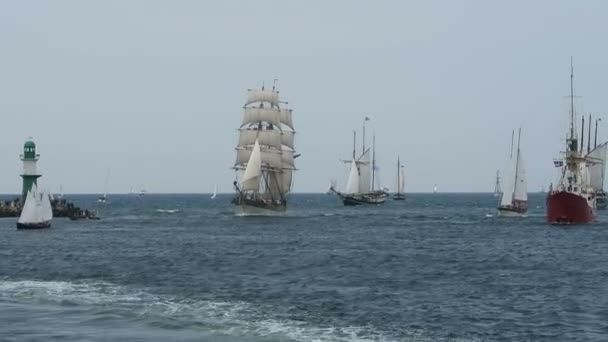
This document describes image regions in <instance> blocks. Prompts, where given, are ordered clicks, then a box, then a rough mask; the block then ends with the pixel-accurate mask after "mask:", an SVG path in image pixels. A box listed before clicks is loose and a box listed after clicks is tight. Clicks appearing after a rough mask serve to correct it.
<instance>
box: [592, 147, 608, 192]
mask: <svg viewBox="0 0 608 342" xmlns="http://www.w3.org/2000/svg"><path fill="white" fill-rule="evenodd" d="M607 147H608V143H603V144H600V145H599V146H597V147H596V148H594V149H593V150H591V152H589V153H588V154H587V165H588V167H587V170H588V172H589V185H591V187H592V188H593V189H594V190H595V191H596V192H598V191H603V188H604V175H605V174H606V153H607V152H608V149H607Z"/></svg>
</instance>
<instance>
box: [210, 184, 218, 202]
mask: <svg viewBox="0 0 608 342" xmlns="http://www.w3.org/2000/svg"><path fill="white" fill-rule="evenodd" d="M216 196H217V184H216V185H215V187H214V188H213V195H211V199H214V198H215V197H216Z"/></svg>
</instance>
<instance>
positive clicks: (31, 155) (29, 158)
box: [21, 138, 42, 201]
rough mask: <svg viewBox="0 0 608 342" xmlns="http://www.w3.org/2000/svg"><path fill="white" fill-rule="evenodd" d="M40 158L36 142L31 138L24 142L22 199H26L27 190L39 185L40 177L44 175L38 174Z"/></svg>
mask: <svg viewBox="0 0 608 342" xmlns="http://www.w3.org/2000/svg"><path fill="white" fill-rule="evenodd" d="M38 158H40V155H39V154H36V144H35V143H34V142H33V141H32V139H31V138H30V139H29V140H28V141H26V142H25V144H23V154H22V155H21V161H22V162H23V173H22V174H21V178H23V189H22V190H21V200H22V201H25V197H26V196H27V192H28V191H30V189H31V188H32V185H34V184H36V185H37V179H38V177H40V176H42V175H41V174H38V170H37V169H36V163H37V162H38Z"/></svg>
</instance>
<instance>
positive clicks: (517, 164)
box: [498, 129, 528, 216]
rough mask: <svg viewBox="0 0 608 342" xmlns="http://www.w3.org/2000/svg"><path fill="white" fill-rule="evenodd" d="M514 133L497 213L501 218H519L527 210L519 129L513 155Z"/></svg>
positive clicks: (526, 191)
mask: <svg viewBox="0 0 608 342" xmlns="http://www.w3.org/2000/svg"><path fill="white" fill-rule="evenodd" d="M514 136H515V132H513V133H512V135H511V155H510V157H509V161H508V164H507V169H506V170H505V173H504V174H505V177H504V180H505V182H504V187H503V192H502V196H501V198H500V204H499V206H498V212H499V214H500V215H503V216H519V215H523V214H525V213H526V212H527V210H528V179H527V175H526V169H525V166H524V161H523V154H522V151H521V146H520V141H521V129H520V130H519V136H518V140H517V150H516V151H515V155H513V142H514V140H513V139H514Z"/></svg>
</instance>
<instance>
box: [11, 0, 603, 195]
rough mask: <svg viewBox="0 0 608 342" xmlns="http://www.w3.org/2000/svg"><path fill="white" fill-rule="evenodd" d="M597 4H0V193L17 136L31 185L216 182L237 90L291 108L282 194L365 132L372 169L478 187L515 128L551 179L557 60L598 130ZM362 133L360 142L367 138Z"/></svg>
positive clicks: (228, 161) (561, 126)
mask: <svg viewBox="0 0 608 342" xmlns="http://www.w3.org/2000/svg"><path fill="white" fill-rule="evenodd" d="M606 13H608V4H607V3H606V2H605V1H599V0H598V1H556V0H544V1H540V0H539V1H523V0H522V1H482V0H479V1H454V0H445V1H428V0H425V1H416V2H413V1H371V0H368V1H353V0H344V1H337V0H336V1H312V0H307V1H284V0H283V1H280V0H277V1H264V0H256V1H249V0H243V1H229V0H222V1H194V0H193V1H124V0H119V1H107V0H105V1H80V0H74V1H37V0H36V1H28V0H19V1H1V2H0V119H1V120H0V193H17V192H19V191H20V187H21V180H20V178H19V176H18V175H19V173H20V170H21V162H20V160H19V154H20V153H21V152H22V145H23V142H24V141H25V140H26V139H27V138H28V137H30V136H31V137H33V138H34V140H35V142H36V143H37V145H38V152H39V153H40V155H41V158H40V161H39V163H38V166H39V169H40V170H41V171H42V173H43V174H44V176H43V178H42V179H41V180H40V183H41V184H44V185H43V186H44V187H46V188H49V189H51V190H53V191H58V189H59V185H60V184H62V185H63V189H64V191H65V192H68V193H76V192H78V193H80V192H84V193H100V192H102V191H103V187H104V180H105V175H106V170H107V169H110V170H111V177H110V181H109V189H108V191H109V192H115V193H124V192H127V191H129V188H130V187H131V186H132V187H134V188H136V189H140V188H146V189H147V190H148V191H150V192H211V191H212V190H213V186H214V184H218V186H219V189H220V191H224V192H226V191H230V190H231V183H232V180H233V179H234V172H233V171H232V170H231V169H230V167H231V166H232V165H233V163H234V159H235V151H234V145H235V144H236V140H237V131H236V129H237V127H238V125H239V124H240V121H241V117H242V109H241V108H242V105H243V102H244V100H245V96H246V90H247V89H248V88H252V87H256V86H258V85H260V84H261V83H262V82H263V81H265V82H266V84H270V83H271V82H272V80H273V79H275V78H277V79H278V80H279V81H278V86H279V89H280V91H281V94H282V96H283V97H284V98H285V99H286V100H287V101H289V104H290V107H291V108H293V109H294V123H295V125H296V130H297V132H298V135H297V140H296V144H297V150H298V152H300V153H302V157H301V158H299V159H298V160H297V167H298V168H299V171H298V173H297V174H296V177H295V191H296V192H319V191H325V190H326V188H327V184H328V182H329V180H330V178H336V177H337V178H339V181H341V182H343V181H344V179H345V178H346V176H347V172H346V169H345V167H344V166H343V165H342V164H340V163H339V162H338V158H340V157H343V158H347V157H348V156H349V155H350V153H351V142H352V133H351V132H352V130H353V129H358V130H360V129H361V124H362V121H363V118H364V117H365V116H369V117H370V118H371V119H372V120H371V121H370V122H369V123H368V127H369V129H368V132H372V131H375V133H376V141H377V146H376V150H377V155H378V156H377V160H378V164H379V166H380V168H381V177H382V181H383V182H384V183H385V185H386V186H389V187H391V188H394V182H395V181H394V178H395V168H396V158H397V155H400V156H401V160H402V161H403V163H404V164H405V166H406V172H407V175H406V177H407V179H406V190H407V191H415V192H425V191H431V190H432V187H433V184H434V183H437V185H438V188H439V190H440V191H492V190H493V187H494V175H495V172H496V169H497V168H500V167H503V166H504V164H505V162H504V161H505V159H506V158H507V157H508V153H509V145H510V139H511V130H512V129H514V128H517V127H520V126H521V127H522V128H523V137H522V148H523V151H524V159H525V162H526V164H527V169H528V177H529V189H530V191H537V190H538V189H540V187H541V185H542V184H548V183H549V182H550V181H552V180H553V178H554V176H555V170H554V168H553V165H552V159H553V158H554V157H557V156H559V151H560V149H561V148H562V147H563V139H564V135H565V132H566V127H567V123H568V121H567V119H568V112H567V105H566V104H567V101H566V99H565V96H566V95H568V94H569V72H570V71H569V67H570V66H569V63H570V56H573V57H574V64H575V89H576V93H577V95H579V96H581V98H580V104H579V108H580V109H581V110H582V111H584V112H585V113H588V112H593V113H595V115H596V116H599V115H601V116H602V117H603V118H604V122H603V123H600V136H601V137H602V139H607V138H608V115H607V114H606V113H608V96H607V91H608V86H607V85H608V49H607V48H606V42H607V37H608V25H607V24H606V20H605V19H606V18H605V16H606ZM368 139H371V138H369V137H368Z"/></svg>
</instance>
